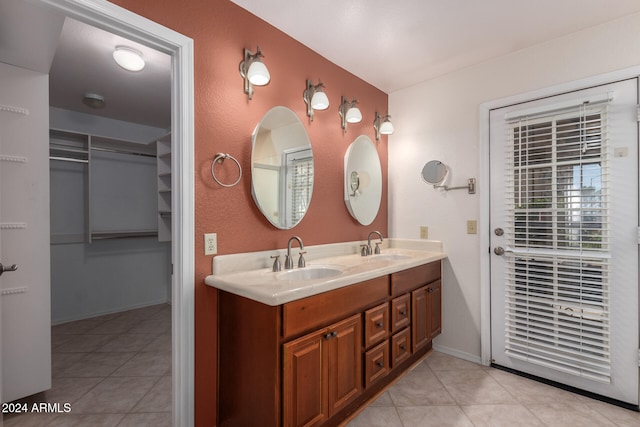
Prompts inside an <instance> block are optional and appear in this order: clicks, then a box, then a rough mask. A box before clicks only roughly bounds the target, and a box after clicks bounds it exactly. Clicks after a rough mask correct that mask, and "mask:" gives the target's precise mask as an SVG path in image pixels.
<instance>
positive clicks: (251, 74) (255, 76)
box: [247, 58, 271, 86]
mask: <svg viewBox="0 0 640 427" xmlns="http://www.w3.org/2000/svg"><path fill="white" fill-rule="evenodd" d="M247 78H248V79H249V82H251V84H252V85H256V86H264V85H266V84H267V83H269V81H270V80H271V75H270V74H269V70H268V69H267V66H266V65H264V62H262V61H261V60H260V59H259V58H256V59H255V60H254V61H253V62H252V63H251V65H249V69H248V70H247Z"/></svg>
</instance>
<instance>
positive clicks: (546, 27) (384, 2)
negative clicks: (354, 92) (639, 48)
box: [231, 0, 640, 93]
mask: <svg viewBox="0 0 640 427" xmlns="http://www.w3.org/2000/svg"><path fill="white" fill-rule="evenodd" d="M231 1H232V2H233V3H236V4H238V5H239V6H241V7H243V8H245V9H246V10H248V11H249V12H251V13H253V14H254V15H256V16H258V17H260V18H262V19H263V20H265V21H267V22H268V23H270V24H271V25H273V26H275V27H277V28H279V29H280V30H282V31H283V32H285V33H287V34H288V35H290V36H291V37H293V38H295V39H296V40H298V41H300V42H301V43H302V44H304V45H306V46H308V47H309V48H311V49H312V50H314V51H315V52H317V53H319V54H320V55H322V56H324V57H325V58H327V59H328V60H330V61H331V62H333V63H335V64H337V65H339V66H340V67H342V68H344V69H346V70H348V71H350V72H351V73H353V74H355V75H356V76H358V77H360V78H361V79H363V80H365V81H367V82H368V83H370V84H372V85H374V86H375V87H377V88H379V89H381V90H383V91H385V92H387V93H391V92H394V91H396V90H399V89H403V88H406V87H408V86H412V85H414V84H417V83H420V82H423V81H425V80H428V79H431V78H434V77H436V76H439V75H443V74H446V73H448V72H451V71H454V70H457V69H461V68H465V67H468V66H470V65H473V64H477V63H480V62H483V61H486V60H488V59H490V58H493V57H497V56H501V55H505V54H508V53H510V52H514V51H517V50H520V49H523V48H526V47H528V46H532V45H535V44H539V43H543V42H545V41H548V40H551V39H554V38H557V37H561V36H563V35H566V34H570V33H573V32H576V31H579V30H581V29H585V28H588V27H592V26H595V25H598V24H601V23H604V22H607V21H611V20H613V19H616V18H619V17H622V16H624V15H628V14H632V13H635V12H640V1H638V0H395V1H389V0H346V1H344V0H343V1H336V0H314V1H311V0H269V1H264V0H231ZM261 47H262V48H263V50H264V52H265V56H268V52H267V49H266V46H262V45H261ZM267 66H268V63H267Z"/></svg>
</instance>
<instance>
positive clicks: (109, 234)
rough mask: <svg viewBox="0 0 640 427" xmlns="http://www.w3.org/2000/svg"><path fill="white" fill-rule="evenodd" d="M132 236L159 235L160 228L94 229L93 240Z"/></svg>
mask: <svg viewBox="0 0 640 427" xmlns="http://www.w3.org/2000/svg"><path fill="white" fill-rule="evenodd" d="M132 237H158V230H123V231H93V232H92V233H91V239H92V240H107V239H126V238H132Z"/></svg>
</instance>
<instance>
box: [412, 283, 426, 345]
mask: <svg viewBox="0 0 640 427" xmlns="http://www.w3.org/2000/svg"><path fill="white" fill-rule="evenodd" d="M427 295H428V292H427V286H424V287H422V288H419V289H416V290H415V291H413V292H411V332H412V346H411V348H412V351H413V352H414V353H415V352H416V350H418V349H419V348H421V347H423V346H425V345H426V344H427V343H428V342H429V339H430V335H429V325H428V323H429V317H428V316H429V309H428V304H429V301H428V296H427Z"/></svg>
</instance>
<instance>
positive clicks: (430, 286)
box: [205, 239, 446, 427]
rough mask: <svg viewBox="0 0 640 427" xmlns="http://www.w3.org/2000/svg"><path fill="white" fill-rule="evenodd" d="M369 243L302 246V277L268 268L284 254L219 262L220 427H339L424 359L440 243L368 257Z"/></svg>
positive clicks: (436, 309) (400, 245) (433, 322)
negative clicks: (282, 426) (322, 426)
mask: <svg viewBox="0 0 640 427" xmlns="http://www.w3.org/2000/svg"><path fill="white" fill-rule="evenodd" d="M370 240H371V239H370ZM300 242H301V240H300ZM366 243H367V242H366V241H365V242H345V243H336V244H328V245H317V246H310V247H306V248H304V258H305V261H304V262H303V263H302V265H304V267H294V268H289V269H286V268H283V269H282V270H281V271H274V270H277V268H276V266H275V265H274V259H273V258H272V257H274V256H278V255H279V256H282V255H284V253H285V252H286V251H287V250H286V249H282V250H279V251H263V252H252V253H245V254H232V255H222V256H217V257H215V258H214V260H213V271H214V273H215V274H213V275H211V276H208V277H207V278H206V279H205V282H206V284H207V285H210V286H213V287H215V288H218V289H219V290H220V291H221V292H220V294H219V333H218V338H219V344H218V356H219V357H218V360H219V367H218V373H219V374H218V376H219V384H218V390H219V391H218V396H219V406H218V410H219V425H221V426H245V427H246V426H253V425H255V426H274V427H275V426H281V425H284V426H320V425H337V424H339V423H340V422H341V421H343V420H345V419H346V418H348V417H349V416H350V415H352V414H353V413H354V412H356V411H357V410H358V409H359V408H360V407H361V406H362V405H364V404H366V403H367V402H368V401H369V400H370V399H372V398H373V397H375V396H376V395H377V394H378V393H380V392H381V391H382V390H383V389H384V388H385V387H386V386H387V385H388V384H390V383H391V382H392V381H393V380H394V379H395V378H397V377H398V376H399V375H401V374H402V373H403V372H405V371H406V370H407V369H408V368H409V367H410V366H411V365H412V364H413V363H415V362H416V361H417V360H419V359H420V358H421V357H422V356H423V355H425V354H426V353H427V351H428V350H429V349H430V348H431V340H432V339H433V338H434V337H435V336H436V335H438V334H439V333H440V330H441V326H440V325H441V323H440V310H441V286H442V285H441V260H442V259H443V258H445V257H446V256H445V254H444V253H443V251H442V245H441V243H440V242H436V241H428V240H403V239H385V240H384V241H383V242H382V243H381V244H380V245H379V247H380V253H379V254H375V253H374V252H375V251H372V254H371V255H369V254H368V252H367V248H366V247H364V248H363V247H362V245H363V244H366ZM296 250H297V248H296ZM289 252H293V254H292V257H293V256H295V258H296V259H297V258H298V253H297V252H296V251H294V250H292V249H289ZM300 252H302V249H301V250H300ZM293 265H297V263H293ZM290 266H291V265H290V264H289V267H290Z"/></svg>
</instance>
